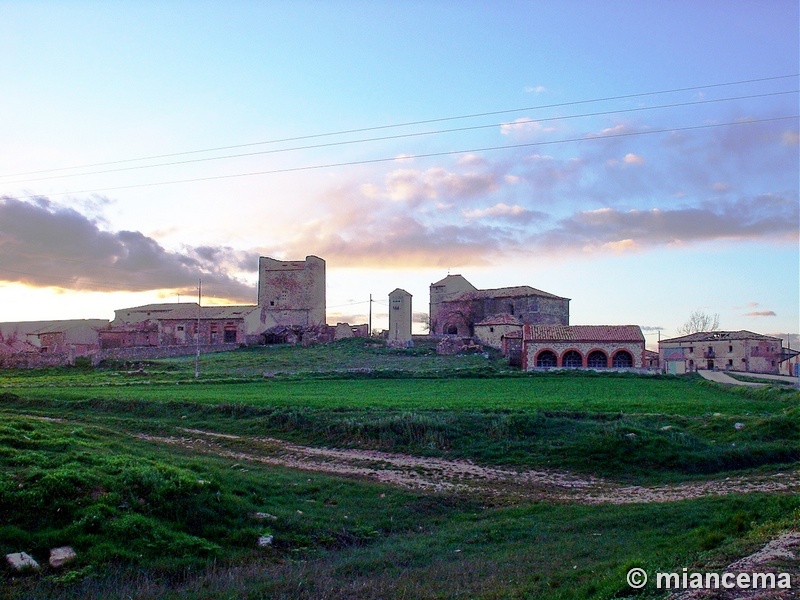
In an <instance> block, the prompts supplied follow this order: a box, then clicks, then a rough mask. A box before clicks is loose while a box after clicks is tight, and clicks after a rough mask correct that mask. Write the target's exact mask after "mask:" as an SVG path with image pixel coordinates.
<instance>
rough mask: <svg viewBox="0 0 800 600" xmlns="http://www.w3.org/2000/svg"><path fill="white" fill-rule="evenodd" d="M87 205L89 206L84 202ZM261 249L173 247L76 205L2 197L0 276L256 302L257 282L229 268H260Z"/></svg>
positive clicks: (34, 282) (89, 287)
mask: <svg viewBox="0 0 800 600" xmlns="http://www.w3.org/2000/svg"><path fill="white" fill-rule="evenodd" d="M83 206H84V207H85V206H86V205H85V204H83ZM257 266H258V254H257V253H252V252H241V251H236V250H234V249H232V248H228V247H214V246H201V247H197V248H186V249H185V251H184V252H180V253H179V252H171V251H168V250H166V249H165V248H163V247H162V246H161V245H160V244H159V243H158V242H157V241H156V240H154V239H153V238H150V237H147V236H145V235H143V234H142V233H140V232H137V231H116V232H112V231H105V230H103V229H101V228H100V227H99V225H98V222H97V220H95V219H91V218H89V217H87V216H85V215H84V214H82V213H80V212H78V211H77V210H75V209H73V208H68V207H65V206H62V205H59V204H56V203H54V202H52V201H50V200H49V199H48V198H45V197H37V198H35V199H34V200H32V201H31V202H23V201H21V200H18V199H16V198H13V197H10V196H4V197H2V198H0V279H2V280H4V281H14V282H19V283H23V284H27V285H30V286H35V287H47V286H52V287H57V288H65V289H74V290H103V291H119V290H125V291H145V290H158V289H173V290H181V291H182V292H183V293H190V290H196V288H197V282H198V279H200V278H202V280H203V290H204V292H205V293H206V294H208V295H209V296H216V297H219V298H225V299H228V300H231V301H234V302H245V303H254V302H255V296H256V292H255V289H254V288H253V286H250V285H247V284H246V283H243V282H242V281H240V280H238V279H236V278H235V277H233V276H231V275H230V274H229V273H230V272H242V271H255V270H256V269H257Z"/></svg>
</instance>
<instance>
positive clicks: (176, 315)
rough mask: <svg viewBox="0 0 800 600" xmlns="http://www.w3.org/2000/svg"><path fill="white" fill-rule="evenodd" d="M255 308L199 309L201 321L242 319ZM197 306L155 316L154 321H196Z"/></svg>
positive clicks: (206, 307)
mask: <svg viewBox="0 0 800 600" xmlns="http://www.w3.org/2000/svg"><path fill="white" fill-rule="evenodd" d="M256 308H258V307H257V306H255V305H253V306H203V307H202V308H200V318H201V319H243V318H244V317H246V316H247V315H249V314H250V313H251V312H253V311H254V310H255V309H256ZM196 318H197V305H196V304H195V305H194V306H192V305H189V306H181V307H180V308H176V309H174V310H172V311H170V312H168V313H164V314H160V315H156V317H155V320H159V321H160V320H168V319H179V320H183V319H196Z"/></svg>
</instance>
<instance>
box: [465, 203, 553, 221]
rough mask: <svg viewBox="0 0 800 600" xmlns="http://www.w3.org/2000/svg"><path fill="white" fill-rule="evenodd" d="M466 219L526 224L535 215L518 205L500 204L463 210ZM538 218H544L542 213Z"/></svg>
mask: <svg viewBox="0 0 800 600" xmlns="http://www.w3.org/2000/svg"><path fill="white" fill-rule="evenodd" d="M462 214H463V215H464V217H465V218H466V219H470V220H471V219H486V218H489V219H508V220H513V221H518V222H521V223H526V222H528V221H530V220H531V218H533V217H534V216H535V215H536V213H534V212H532V211H530V210H528V209H527V208H524V207H522V206H520V205H519V204H515V205H513V206H509V205H508V204H505V203H504V202H500V203H498V204H495V205H494V206H490V207H488V208H475V209H469V210H464V211H463V212H462ZM538 216H540V217H546V216H547V215H545V214H544V213H538Z"/></svg>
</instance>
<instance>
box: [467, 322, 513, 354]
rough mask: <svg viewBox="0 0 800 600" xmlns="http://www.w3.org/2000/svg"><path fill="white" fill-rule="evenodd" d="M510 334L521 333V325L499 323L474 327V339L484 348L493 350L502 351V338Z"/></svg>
mask: <svg viewBox="0 0 800 600" xmlns="http://www.w3.org/2000/svg"><path fill="white" fill-rule="evenodd" d="M511 332H520V333H521V332H522V324H516V325H514V324H511V323H499V324H493V323H489V324H486V325H484V324H482V323H479V324H477V325H475V337H476V338H477V339H478V341H479V342H480V343H481V344H483V345H484V346H489V347H490V348H495V349H497V350H502V349H503V337H505V336H507V335H508V334H510V333H511Z"/></svg>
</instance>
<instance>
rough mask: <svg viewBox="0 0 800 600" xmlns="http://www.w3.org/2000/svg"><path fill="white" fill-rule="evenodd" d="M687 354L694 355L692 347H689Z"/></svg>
mask: <svg viewBox="0 0 800 600" xmlns="http://www.w3.org/2000/svg"><path fill="white" fill-rule="evenodd" d="M689 354H694V346H689Z"/></svg>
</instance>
